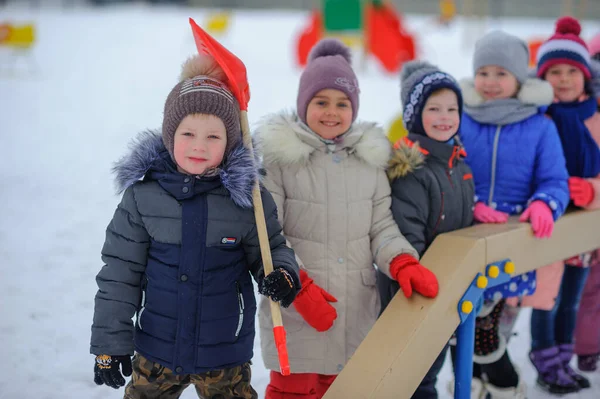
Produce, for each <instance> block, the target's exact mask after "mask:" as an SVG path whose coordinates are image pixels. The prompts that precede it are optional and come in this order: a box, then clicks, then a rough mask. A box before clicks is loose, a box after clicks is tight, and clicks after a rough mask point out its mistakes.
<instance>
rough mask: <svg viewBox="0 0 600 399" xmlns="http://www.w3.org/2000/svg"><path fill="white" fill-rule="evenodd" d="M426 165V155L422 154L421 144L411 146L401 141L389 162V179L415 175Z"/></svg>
mask: <svg viewBox="0 0 600 399" xmlns="http://www.w3.org/2000/svg"><path fill="white" fill-rule="evenodd" d="M424 163H425V155H424V154H423V153H422V152H421V147H420V146H419V143H414V144H413V145H412V146H410V145H408V143H407V142H406V141H405V140H400V145H399V147H398V148H397V149H396V150H394V153H393V154H392V159H390V162H389V168H388V171H387V174H388V178H389V179H390V180H394V179H398V178H400V177H404V176H406V175H408V174H409V173H414V171H415V170H417V169H419V168H420V167H421V165H423V164H424Z"/></svg>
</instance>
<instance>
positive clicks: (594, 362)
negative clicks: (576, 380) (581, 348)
mask: <svg viewBox="0 0 600 399" xmlns="http://www.w3.org/2000/svg"><path fill="white" fill-rule="evenodd" d="M598 359H600V353H595V354H593V355H578V356H577V367H578V368H579V370H581V371H587V372H590V371H596V370H597V369H598Z"/></svg>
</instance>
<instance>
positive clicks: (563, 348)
mask: <svg viewBox="0 0 600 399" xmlns="http://www.w3.org/2000/svg"><path fill="white" fill-rule="evenodd" d="M573 348H574V345H573V344H560V345H559V346H558V350H559V351H560V360H561V361H562V364H563V367H564V369H565V371H566V372H567V374H569V375H570V376H571V378H572V379H574V380H575V382H577V385H579V387H580V388H582V389H585V388H589V387H590V380H588V379H587V378H585V377H584V376H582V375H581V374H578V373H577V372H576V371H575V370H573V368H571V366H570V364H569V363H571V358H572V357H573Z"/></svg>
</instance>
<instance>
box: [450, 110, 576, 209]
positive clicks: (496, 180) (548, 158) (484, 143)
mask: <svg viewBox="0 0 600 399" xmlns="http://www.w3.org/2000/svg"><path fill="white" fill-rule="evenodd" d="M460 137H461V139H462V142H463V144H464V147H465V150H466V152H467V157H466V162H467V164H468V165H469V166H470V167H471V169H472V170H473V179H474V183H475V202H478V201H481V202H484V203H485V204H487V205H489V206H491V207H492V208H495V209H497V210H499V211H501V212H506V213H508V214H511V215H514V214H519V213H521V212H523V210H524V209H525V208H526V207H527V206H528V205H529V204H530V203H531V202H533V201H535V200H541V201H543V202H545V203H546V204H547V205H548V206H549V207H550V209H551V210H552V213H553V216H554V219H555V220H556V219H557V218H559V217H560V216H561V215H562V214H563V213H564V212H565V209H566V207H567V205H568V203H569V189H568V185H567V179H568V178H569V175H568V173H567V169H566V165H565V157H564V155H563V151H562V147H561V144H560V138H559V136H558V132H557V131H556V127H555V126H554V123H553V122H552V120H551V119H549V118H547V117H545V116H544V109H543V108H539V112H538V113H537V114H535V115H533V116H531V117H529V118H527V119H525V120H523V121H520V122H516V123H513V124H509V125H490V124H484V123H479V122H477V121H475V120H474V119H473V118H471V117H470V116H469V115H468V114H466V113H465V114H464V115H463V118H462V121H461V131H460Z"/></svg>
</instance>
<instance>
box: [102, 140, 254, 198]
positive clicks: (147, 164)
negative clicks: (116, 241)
mask: <svg viewBox="0 0 600 399" xmlns="http://www.w3.org/2000/svg"><path fill="white" fill-rule="evenodd" d="M153 170H160V171H161V172H162V173H163V174H166V175H167V176H168V179H169V180H171V181H177V182H180V181H183V179H182V178H180V176H183V174H182V173H180V172H178V171H177V169H176V167H175V165H174V164H173V161H172V160H171V158H170V156H169V153H168V151H167V149H166V147H165V145H164V143H163V140H162V135H161V133H160V132H159V131H155V130H146V131H144V132H141V133H140V134H138V136H137V137H135V138H134V139H133V140H132V142H131V143H130V144H129V152H128V154H126V155H125V156H124V157H122V158H121V159H120V160H119V161H117V162H116V163H115V165H114V166H113V173H114V174H115V185H116V187H117V192H118V193H121V192H123V191H124V190H125V189H127V188H128V187H129V186H131V185H132V184H134V183H135V182H137V181H139V180H142V179H143V178H144V177H145V176H146V174H147V173H148V172H150V171H153ZM257 171H258V169H257V166H256V163H255V160H254V159H253V157H252V153H251V152H250V151H249V150H248V149H247V148H246V147H244V146H243V145H242V144H240V145H239V146H237V147H236V148H234V149H233V150H232V151H231V153H230V154H229V155H228V156H227V157H226V159H225V162H224V163H223V164H222V165H221V167H220V168H219V169H218V172H219V173H218V177H219V179H220V181H221V185H222V186H223V187H224V188H225V190H227V192H228V193H229V196H230V197H231V199H232V200H233V202H234V203H235V204H236V205H238V206H240V207H243V208H251V207H252V188H253V187H254V182H255V181H256V178H257V176H258V172H257ZM190 194H191V193H190Z"/></svg>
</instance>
